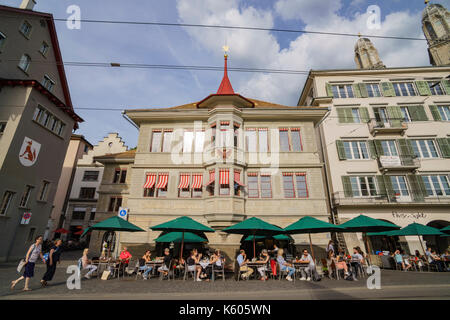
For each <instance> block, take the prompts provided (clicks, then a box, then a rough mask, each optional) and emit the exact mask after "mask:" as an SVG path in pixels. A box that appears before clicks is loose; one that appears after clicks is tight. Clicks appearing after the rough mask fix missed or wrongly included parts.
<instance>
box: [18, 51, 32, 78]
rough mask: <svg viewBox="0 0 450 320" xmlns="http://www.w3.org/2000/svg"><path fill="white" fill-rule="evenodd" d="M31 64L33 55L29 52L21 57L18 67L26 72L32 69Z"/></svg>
mask: <svg viewBox="0 0 450 320" xmlns="http://www.w3.org/2000/svg"><path fill="white" fill-rule="evenodd" d="M30 64H31V57H30V56H29V55H28V54H26V53H24V54H23V55H22V57H21V58H20V61H19V64H18V67H19V68H20V70H22V71H23V72H25V73H26V72H28V70H29V69H30Z"/></svg>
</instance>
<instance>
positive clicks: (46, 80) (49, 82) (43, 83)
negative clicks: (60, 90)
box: [42, 74, 56, 92]
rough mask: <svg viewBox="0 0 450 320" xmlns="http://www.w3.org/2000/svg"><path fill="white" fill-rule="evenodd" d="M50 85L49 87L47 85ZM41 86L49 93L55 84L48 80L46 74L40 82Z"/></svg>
mask: <svg viewBox="0 0 450 320" xmlns="http://www.w3.org/2000/svg"><path fill="white" fill-rule="evenodd" d="M49 84H50V85H49ZM42 85H43V86H44V87H45V88H46V89H47V90H48V91H50V92H52V91H53V88H54V87H55V85H56V82H55V81H54V80H53V79H52V78H50V76H49V75H48V74H44V80H43V81H42Z"/></svg>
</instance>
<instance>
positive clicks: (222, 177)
mask: <svg viewBox="0 0 450 320" xmlns="http://www.w3.org/2000/svg"><path fill="white" fill-rule="evenodd" d="M219 183H220V184H230V170H228V169H222V170H220V171H219Z"/></svg>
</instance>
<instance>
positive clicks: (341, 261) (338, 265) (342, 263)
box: [328, 251, 349, 277]
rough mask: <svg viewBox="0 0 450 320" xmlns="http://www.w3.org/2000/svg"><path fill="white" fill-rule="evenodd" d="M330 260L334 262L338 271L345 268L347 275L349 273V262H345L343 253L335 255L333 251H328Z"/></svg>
mask: <svg viewBox="0 0 450 320" xmlns="http://www.w3.org/2000/svg"><path fill="white" fill-rule="evenodd" d="M328 260H330V261H331V262H334V265H335V267H336V272H339V270H344V273H345V276H346V277H347V276H348V275H349V273H348V266H347V263H345V261H344V259H343V257H342V256H341V255H338V256H337V257H335V256H334V252H333V251H328Z"/></svg>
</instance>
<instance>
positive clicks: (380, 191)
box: [376, 176, 387, 196]
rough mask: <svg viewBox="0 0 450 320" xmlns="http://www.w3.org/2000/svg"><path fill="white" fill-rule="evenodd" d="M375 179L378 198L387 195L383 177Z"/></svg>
mask: <svg viewBox="0 0 450 320" xmlns="http://www.w3.org/2000/svg"><path fill="white" fill-rule="evenodd" d="M376 179H377V185H378V192H377V194H379V195H380V196H385V195H386V194H387V192H386V184H385V183H384V176H376Z"/></svg>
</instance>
